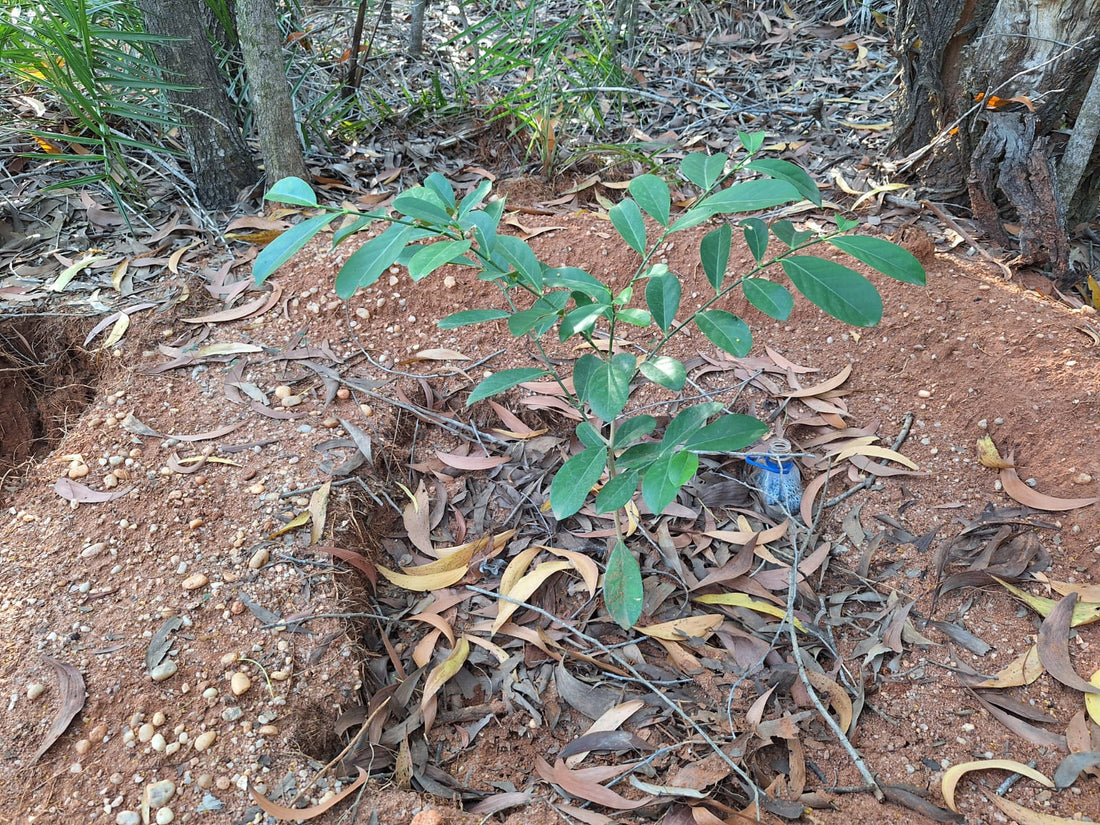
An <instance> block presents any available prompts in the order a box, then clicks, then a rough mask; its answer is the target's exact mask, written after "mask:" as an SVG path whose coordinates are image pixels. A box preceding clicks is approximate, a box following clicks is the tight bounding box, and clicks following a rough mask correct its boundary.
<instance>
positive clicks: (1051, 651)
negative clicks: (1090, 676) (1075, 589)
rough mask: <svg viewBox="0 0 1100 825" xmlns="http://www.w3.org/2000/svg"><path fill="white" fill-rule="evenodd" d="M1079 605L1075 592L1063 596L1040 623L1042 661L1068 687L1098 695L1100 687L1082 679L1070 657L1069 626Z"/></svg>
mask: <svg viewBox="0 0 1100 825" xmlns="http://www.w3.org/2000/svg"><path fill="white" fill-rule="evenodd" d="M1076 604H1077V594H1076V593H1070V594H1069V595H1068V596H1064V597H1062V600H1061V601H1060V602H1058V604H1057V605H1055V607H1054V609H1053V610H1052V611H1050V615H1049V616H1047V617H1046V618H1045V619H1043V623H1042V624H1041V625H1039V643H1038V648H1039V661H1041V662H1042V663H1043V667H1045V668H1046V669H1047V673H1049V674H1050V675H1051V676H1053V677H1054V678H1055V679H1057V680H1058V681H1059V682H1061V683H1062V684H1063V685H1065V686H1066V687H1068V688H1073V689H1074V690H1079V691H1081V692H1083V693H1085V694H1093V695H1096V694H1100V687H1096V686H1095V685H1093V684H1090V683H1089V682H1086V681H1085V680H1084V679H1082V678H1081V677H1080V676H1079V675H1078V673H1077V671H1076V670H1074V669H1073V663H1072V662H1070V660H1069V628H1070V622H1071V620H1072V619H1073V608H1074V606H1075V605H1076Z"/></svg>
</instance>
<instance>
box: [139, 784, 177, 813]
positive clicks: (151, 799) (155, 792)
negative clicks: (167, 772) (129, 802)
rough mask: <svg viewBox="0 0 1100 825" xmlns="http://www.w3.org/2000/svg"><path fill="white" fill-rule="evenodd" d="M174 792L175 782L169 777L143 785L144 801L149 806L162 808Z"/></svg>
mask: <svg viewBox="0 0 1100 825" xmlns="http://www.w3.org/2000/svg"><path fill="white" fill-rule="evenodd" d="M175 794H176V783H175V782H173V781H172V780H171V779H162V780H161V781H160V782H152V783H150V784H148V785H146V786H145V797H144V801H145V802H146V803H147V804H148V805H149V807H150V808H162V807H164V806H165V805H167V804H168V803H169V801H170V800H171V799H172V797H173V796H175Z"/></svg>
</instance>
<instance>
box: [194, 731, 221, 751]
mask: <svg viewBox="0 0 1100 825" xmlns="http://www.w3.org/2000/svg"><path fill="white" fill-rule="evenodd" d="M217 738H218V734H217V733H216V732H214V731H212V730H208V731H206V733H200V734H199V735H198V737H196V739H195V750H197V751H198V752H199V753H202V752H203V751H204V750H206V749H207V748H209V747H210V746H211V745H213V744H214V740H215V739H217Z"/></svg>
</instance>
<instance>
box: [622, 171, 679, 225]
mask: <svg viewBox="0 0 1100 825" xmlns="http://www.w3.org/2000/svg"><path fill="white" fill-rule="evenodd" d="M630 194H631V195H633V196H634V200H636V201H637V202H638V206H640V207H642V209H644V210H645V211H646V213H647V214H648V215H649V217H651V218H653V220H655V221H657V223H659V224H660V225H661V226H668V215H669V209H670V207H671V206H672V196H671V195H670V194H669V191H668V184H667V183H665V182H664V181H663V180H661V179H660V178H659V177H657V176H656V175H639V176H638V177H636V178H634V180H632V181H631V182H630Z"/></svg>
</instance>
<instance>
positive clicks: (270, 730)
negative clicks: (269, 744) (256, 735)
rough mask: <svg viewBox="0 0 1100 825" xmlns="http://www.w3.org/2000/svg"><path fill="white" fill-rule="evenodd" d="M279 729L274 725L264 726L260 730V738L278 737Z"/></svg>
mask: <svg viewBox="0 0 1100 825" xmlns="http://www.w3.org/2000/svg"><path fill="white" fill-rule="evenodd" d="M278 734H279V729H278V728H277V727H275V726H274V725H264V726H263V727H262V728H260V736H278Z"/></svg>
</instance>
